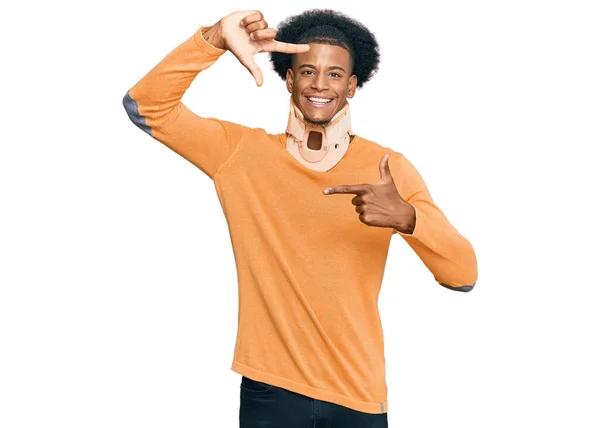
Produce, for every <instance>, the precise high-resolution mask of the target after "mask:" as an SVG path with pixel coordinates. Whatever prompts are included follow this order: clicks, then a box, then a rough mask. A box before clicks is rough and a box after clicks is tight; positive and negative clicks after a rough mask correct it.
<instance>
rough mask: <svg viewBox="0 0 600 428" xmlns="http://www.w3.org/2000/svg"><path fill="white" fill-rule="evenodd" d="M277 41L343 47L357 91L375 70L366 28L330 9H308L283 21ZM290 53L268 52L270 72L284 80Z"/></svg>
mask: <svg viewBox="0 0 600 428" xmlns="http://www.w3.org/2000/svg"><path fill="white" fill-rule="evenodd" d="M276 39H277V40H278V41H280V42H285V43H294V44H304V43H323V44H329V45H336V46H340V47H343V48H344V49H346V50H347V51H348V52H349V53H350V57H351V59H352V64H353V66H352V67H353V70H352V74H355V75H356V78H357V83H356V85H357V86H358V87H359V88H362V86H363V84H365V83H366V82H368V81H369V80H370V79H371V77H373V75H374V74H375V73H376V72H377V69H378V67H379V45H378V44H377V40H376V39H375V36H374V35H373V33H372V32H371V31H369V29H368V28H367V27H365V26H364V25H363V24H361V23H360V22H358V21H356V20H355V19H353V18H350V17H349V16H346V15H344V14H343V13H341V12H337V11H334V10H331V9H311V10H307V11H305V12H303V13H301V14H300V15H295V16H291V17H288V18H286V19H285V20H284V21H283V22H281V23H280V24H279V26H278V27H277V36H276ZM293 56H294V54H286V53H283V52H271V53H270V60H271V63H272V64H273V70H275V72H276V73H277V74H278V75H279V76H280V77H281V78H282V79H283V80H285V75H286V73H287V70H288V68H292V59H293Z"/></svg>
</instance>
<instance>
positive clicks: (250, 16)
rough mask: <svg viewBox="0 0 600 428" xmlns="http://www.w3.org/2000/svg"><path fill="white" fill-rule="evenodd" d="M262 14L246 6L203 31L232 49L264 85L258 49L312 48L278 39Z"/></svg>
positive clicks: (210, 39)
mask: <svg viewBox="0 0 600 428" xmlns="http://www.w3.org/2000/svg"><path fill="white" fill-rule="evenodd" d="M268 27H269V26H268V24H267V22H266V21H265V19H264V16H263V14H262V13H261V12H260V11H258V10H245V11H240V12H234V13H232V14H230V15H227V16H226V17H224V18H223V19H221V20H220V21H219V22H217V23H216V24H215V25H214V26H212V28H210V29H209V30H207V31H206V33H204V38H205V39H206V40H207V41H208V42H209V43H211V44H213V45H214V46H216V47H218V48H221V49H227V50H229V51H230V52H231V53H232V54H233V55H235V57H236V58H237V59H238V60H239V61H240V63H241V64H242V65H243V66H244V67H246V68H247V69H248V71H249V72H250V73H251V74H252V76H253V77H254V80H256V85H257V86H262V84H263V75H262V71H261V69H260V67H259V66H258V65H257V64H256V62H255V61H254V55H256V54H257V53H259V52H283V53H287V54H295V53H301V52H306V51H308V50H309V49H310V46H309V45H307V44H298V45H297V44H292V43H283V42H278V41H277V40H275V36H276V34H277V30H275V29H274V28H268Z"/></svg>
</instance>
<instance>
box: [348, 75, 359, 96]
mask: <svg viewBox="0 0 600 428" xmlns="http://www.w3.org/2000/svg"><path fill="white" fill-rule="evenodd" d="M357 83H358V78H357V77H356V74H353V75H352V76H350V79H348V96H347V97H348V98H352V97H353V96H354V94H355V93H356V85H357Z"/></svg>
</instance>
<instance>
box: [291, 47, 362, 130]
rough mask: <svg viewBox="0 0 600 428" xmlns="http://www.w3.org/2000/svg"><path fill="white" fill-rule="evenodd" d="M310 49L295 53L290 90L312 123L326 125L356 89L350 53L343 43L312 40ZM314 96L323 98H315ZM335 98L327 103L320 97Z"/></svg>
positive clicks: (305, 116) (307, 119)
mask: <svg viewBox="0 0 600 428" xmlns="http://www.w3.org/2000/svg"><path fill="white" fill-rule="evenodd" d="M309 45H310V50H309V51H307V52H302V53H299V54H296V55H295V58H294V59H293V60H292V68H291V69H288V71H287V74H286V86H287V89H288V92H289V93H291V94H292V98H293V100H294V102H295V103H296V105H297V106H298V108H299V109H300V111H301V112H302V114H303V115H304V119H305V120H306V121H307V122H308V123H312V124H315V125H326V124H327V123H329V121H330V120H331V119H332V118H333V116H335V114H336V113H337V112H338V111H340V110H341V109H342V108H343V107H344V105H346V98H352V97H353V96H354V93H355V91H356V82H357V80H356V75H353V74H352V75H351V74H350V73H351V72H352V69H351V67H352V59H351V57H350V53H349V52H348V51H347V50H346V49H344V48H342V47H340V46H333V45H326V44H320V43H309ZM314 98H321V99H320V100H319V99H317V100H315V99H314ZM324 99H326V100H331V101H328V102H327V103H322V102H320V101H324Z"/></svg>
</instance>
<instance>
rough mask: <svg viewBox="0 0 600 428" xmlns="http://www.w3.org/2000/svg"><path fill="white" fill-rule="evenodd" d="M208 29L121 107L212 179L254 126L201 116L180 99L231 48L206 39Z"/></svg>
mask: <svg viewBox="0 0 600 428" xmlns="http://www.w3.org/2000/svg"><path fill="white" fill-rule="evenodd" d="M209 28H210V27H205V26H203V27H200V29H199V30H197V31H196V32H195V33H194V35H193V36H192V37H190V38H189V39H187V40H186V41H184V42H183V43H182V44H180V45H179V46H177V47H176V48H175V49H174V50H173V51H171V52H170V53H169V54H168V55H167V56H166V57H164V58H163V59H162V60H161V61H160V62H159V63H158V64H157V65H156V66H155V67H154V68H153V69H152V70H150V71H149V72H148V73H147V74H146V75H145V76H144V77H143V78H142V79H141V80H140V81H139V82H138V83H136V84H135V86H133V87H132V88H131V89H129V91H127V93H126V94H125V96H124V97H123V106H124V107H125V111H126V112H127V115H128V116H129V118H130V119H131V121H132V122H133V123H134V124H135V125H136V126H137V127H139V128H140V129H142V130H143V131H144V132H146V133H147V134H149V135H150V136H151V137H153V138H154V139H156V140H158V141H160V142H161V143H163V144H164V145H165V146H167V147H169V148H170V149H171V150H173V151H174V152H176V153H178V154H179V155H181V156H182V157H184V158H185V159H187V160H188V161H190V162H191V163H192V164H194V165H195V166H197V167H198V168H199V169H200V170H202V171H203V172H204V173H205V174H206V175H208V176H209V177H210V178H211V179H214V175H215V174H216V173H217V172H219V171H220V169H221V167H223V166H225V163H226V161H227V159H228V158H229V157H230V156H231V155H232V154H233V153H234V152H235V151H236V150H237V149H238V146H239V144H240V141H241V139H242V137H243V135H244V134H245V133H246V132H248V130H249V129H250V128H247V127H245V126H242V125H239V124H236V123H232V122H228V121H224V120H219V119H215V118H204V117H200V116H198V115H196V114H195V113H193V112H192V111H190V109H188V108H187V107H186V106H185V105H184V104H183V103H182V102H181V99H182V97H183V95H184V93H185V91H186V90H187V89H188V88H189V87H190V85H191V84H192V81H193V80H194V78H195V77H196V76H197V75H198V73H200V72H201V71H202V70H205V69H207V68H208V67H210V66H211V65H212V64H214V63H215V62H216V61H217V59H218V58H219V57H220V56H221V55H223V54H224V53H225V52H227V51H226V50H223V49H219V48H217V47H215V46H213V45H211V44H210V43H208V42H207V41H206V40H205V39H204V37H203V36H202V32H203V31H206V30H208V29H209Z"/></svg>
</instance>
